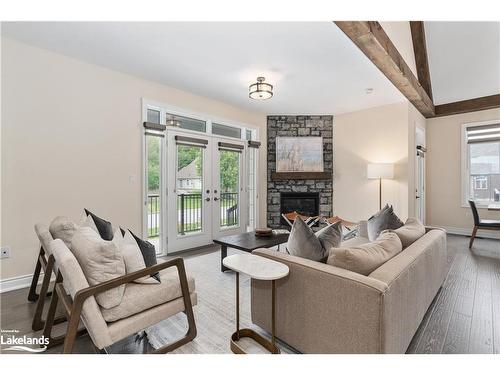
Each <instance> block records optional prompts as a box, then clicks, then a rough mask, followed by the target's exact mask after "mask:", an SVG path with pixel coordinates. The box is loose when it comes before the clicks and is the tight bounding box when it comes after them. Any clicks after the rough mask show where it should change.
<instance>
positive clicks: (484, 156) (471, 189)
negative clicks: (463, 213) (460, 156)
mask: <svg viewBox="0 0 500 375" xmlns="http://www.w3.org/2000/svg"><path fill="white" fill-rule="evenodd" d="M463 140H464V144H463V150H464V159H465V160H464V166H463V167H464V168H463V169H464V171H465V174H464V186H466V190H465V195H464V198H465V201H464V203H466V201H467V200H468V199H473V200H474V201H476V204H478V205H480V206H481V205H482V206H487V205H488V204H491V203H494V202H500V122H490V123H486V124H485V123H483V124H468V125H465V126H464V135H463Z"/></svg>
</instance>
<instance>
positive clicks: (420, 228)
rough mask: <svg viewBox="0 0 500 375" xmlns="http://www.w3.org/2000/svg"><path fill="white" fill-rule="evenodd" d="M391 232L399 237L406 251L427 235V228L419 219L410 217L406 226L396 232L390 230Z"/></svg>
mask: <svg viewBox="0 0 500 375" xmlns="http://www.w3.org/2000/svg"><path fill="white" fill-rule="evenodd" d="M389 231H391V232H394V233H396V234H397V235H398V237H399V239H400V240H401V243H402V244H403V249H406V248H407V247H408V246H410V245H411V244H412V243H413V242H415V241H416V240H418V239H419V238H420V237H422V236H423V235H424V234H425V227H424V225H423V224H422V223H421V222H420V220H418V219H417V218H414V217H409V218H408V220H406V223H405V225H403V226H402V227H400V228H398V229H395V230H391V229H389Z"/></svg>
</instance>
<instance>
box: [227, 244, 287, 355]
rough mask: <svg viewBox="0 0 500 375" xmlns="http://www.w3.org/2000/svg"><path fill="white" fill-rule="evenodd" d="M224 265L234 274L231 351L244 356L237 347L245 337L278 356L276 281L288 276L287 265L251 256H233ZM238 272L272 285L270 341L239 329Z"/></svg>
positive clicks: (253, 332) (243, 352) (250, 331)
mask: <svg viewBox="0 0 500 375" xmlns="http://www.w3.org/2000/svg"><path fill="white" fill-rule="evenodd" d="M223 263H224V265H225V266H226V267H228V268H230V269H232V270H233V271H235V272H236V332H234V333H233V334H232V335H231V351H232V352H233V353H235V354H246V353H245V351H244V350H243V349H242V348H241V346H239V345H238V341H239V340H240V339H241V338H242V337H247V338H250V339H252V340H254V341H255V342H257V343H258V344H259V345H261V346H262V347H264V348H265V349H267V350H268V351H269V352H270V353H272V354H279V353H280V349H279V348H278V347H277V346H276V280H278V279H281V278H283V277H285V276H287V275H288V273H289V272H290V270H289V268H288V266H287V265H285V264H283V263H280V262H276V261H274V260H271V259H267V258H264V257H261V256H258V255H253V254H235V255H231V256H228V257H227V258H225V259H224V261H223ZM240 272H241V273H244V274H245V275H248V276H250V277H251V278H252V279H257V280H270V281H271V283H272V286H271V288H272V297H271V298H272V300H271V306H272V307H271V314H272V316H271V341H269V340H267V339H266V338H264V337H263V336H261V335H260V334H258V333H257V332H255V331H254V330H253V329H250V328H243V329H240Z"/></svg>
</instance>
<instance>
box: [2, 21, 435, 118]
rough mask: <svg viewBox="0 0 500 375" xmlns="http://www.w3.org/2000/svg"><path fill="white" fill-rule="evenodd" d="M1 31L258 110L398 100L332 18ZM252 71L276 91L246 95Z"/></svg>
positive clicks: (339, 107)
mask: <svg viewBox="0 0 500 375" xmlns="http://www.w3.org/2000/svg"><path fill="white" fill-rule="evenodd" d="M2 32H3V35H7V36H9V37H12V38H15V39H18V40H21V41H23V42H26V43H28V44H32V45H36V46H39V47H42V48H46V49H49V50H53V51H56V52H59V53H61V54H64V55H68V56H71V57H74V58H77V59H81V60H84V61H87V62H91V63H94V64H97V65H102V66H105V67H108V68H111V69H115V70H118V71H121V72H125V73H129V74H132V75H136V76H139V77H143V78H146V79H149V80H152V81H156V82H159V83H163V84H166V85H169V86H173V87H176V88H179V89H183V90H186V91H190V92H193V93H196V94H200V95H204V96H208V97H211V98H214V99H218V100H222V101H225V102H227V103H230V104H233V105H235V106H239V107H243V108H246V109H249V110H252V111H257V112H262V113H266V114H339V113H346V112H352V111H356V110H360V109H364V108H369V107H375V106H380V105H384V104H389V103H394V102H400V101H403V100H404V97H403V96H402V95H401V93H400V92H399V91H398V90H397V89H396V88H395V87H394V86H393V85H392V84H391V83H390V82H389V81H388V80H387V78H385V77H384V76H383V75H382V73H381V72H380V71H379V70H378V69H377V68H376V67H375V66H374V65H373V64H372V63H371V62H370V61H369V60H368V59H367V58H366V57H365V56H364V55H363V54H362V52H361V51H360V50H359V49H358V48H357V47H356V46H355V45H354V44H353V43H352V42H351V41H350V40H349V39H348V38H347V37H346V36H345V35H344V34H343V33H342V31H340V29H338V28H337V26H335V24H333V23H332V22H314V23H299V22H294V23H285V22H272V23H221V22H218V23H179V22H177V23H175V22H159V23H153V22H147V23H137V22H135V23H132V22H130V23H113V22H103V23H96V22H78V23H74V22H72V23H70V22H38V23H36V22H22V23H3V29H2ZM430 33H432V31H430ZM261 75H263V76H265V77H266V78H267V81H269V83H271V84H273V85H274V86H275V96H274V97H273V98H272V99H270V100H267V101H254V100H251V99H249V98H248V85H249V84H251V83H253V82H254V81H255V78H256V77H257V76H261ZM366 88H373V93H372V94H369V95H367V94H366V93H365V89H366Z"/></svg>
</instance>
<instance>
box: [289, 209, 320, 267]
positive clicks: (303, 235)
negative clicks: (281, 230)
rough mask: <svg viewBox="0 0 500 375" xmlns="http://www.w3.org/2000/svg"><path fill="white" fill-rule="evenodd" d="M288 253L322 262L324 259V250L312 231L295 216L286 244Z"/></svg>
mask: <svg viewBox="0 0 500 375" xmlns="http://www.w3.org/2000/svg"><path fill="white" fill-rule="evenodd" d="M286 247H287V250H288V252H289V253H290V254H291V255H295V256H298V257H301V258H306V259H311V260H315V261H318V262H319V261H322V260H323V259H324V258H325V249H324V248H323V246H322V245H321V242H320V240H319V239H318V237H316V235H315V234H314V232H313V230H312V229H311V228H309V227H308V226H307V224H306V223H304V220H302V219H301V218H300V216H297V218H296V219H295V221H294V222H293V225H292V230H291V231H290V236H289V237H288V243H287V245H286Z"/></svg>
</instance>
